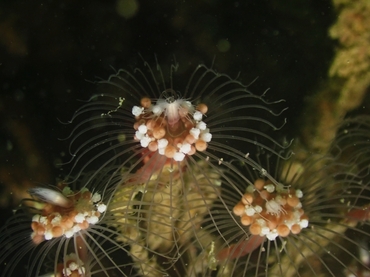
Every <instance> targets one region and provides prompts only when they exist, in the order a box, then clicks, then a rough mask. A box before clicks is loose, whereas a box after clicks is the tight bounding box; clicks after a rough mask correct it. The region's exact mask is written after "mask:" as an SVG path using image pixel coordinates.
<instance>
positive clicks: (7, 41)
mask: <svg viewBox="0 0 370 277" xmlns="http://www.w3.org/2000/svg"><path fill="white" fill-rule="evenodd" d="M127 2H131V3H135V1H126V2H125V1H108V0H100V1H98V0H89V1H84V0H81V1H52V0H46V1H20V0H12V1H10V0H3V1H1V2H0V63H1V65H0V124H1V129H0V143H1V144H0V147H1V148H0V208H1V220H0V221H1V223H3V222H4V221H5V219H6V218H7V217H8V216H9V215H10V214H11V209H12V208H14V207H16V206H17V205H18V203H19V202H18V201H19V200H20V199H21V198H23V197H25V196H26V195H25V190H26V189H27V188H28V187H30V186H32V185H35V184H39V183H43V184H45V183H49V184H53V183H54V182H55V178H57V177H63V174H65V171H63V170H62V169H61V168H60V167H58V166H56V164H58V163H60V162H61V161H65V159H66V158H63V153H66V152H67V147H68V142H67V141H60V140H58V138H62V137H66V136H67V135H68V132H69V130H70V128H67V127H66V126H65V125H63V124H61V123H60V122H59V121H58V119H60V120H61V121H64V122H66V121H68V120H69V119H70V118H71V117H72V115H73V113H74V111H75V110H76V109H77V108H78V107H80V106H81V105H82V104H81V102H80V101H78V99H84V100H85V99H88V98H89V97H90V96H91V95H93V94H94V93H96V86H95V85H94V84H92V83H91V82H88V81H86V80H96V77H99V78H103V79H106V78H107V77H108V76H109V75H110V74H113V73H114V70H113V69H112V68H114V69H119V68H128V69H130V68H135V67H136V66H138V65H139V64H140V65H142V64H143V59H144V60H148V61H149V62H151V63H152V64H153V65H155V57H157V60H158V62H159V64H161V65H168V64H170V62H171V60H173V58H174V57H175V58H176V60H177V62H178V63H179V65H180V72H184V76H185V77H184V78H188V75H189V74H188V73H189V72H191V68H194V67H195V66H196V65H197V64H199V63H205V64H206V65H208V66H212V64H214V68H215V69H217V70H218V71H219V72H222V73H227V74H228V75H230V76H231V77H233V78H235V77H237V76H239V77H238V79H239V80H241V81H242V82H244V83H246V84H248V83H250V82H252V81H253V80H255V79H256V77H258V79H257V80H256V81H255V82H254V83H253V84H252V85H251V86H250V90H251V91H252V92H253V93H256V94H262V93H263V92H264V91H265V90H266V89H270V91H269V93H268V95H267V99H268V100H271V101H273V100H277V99H281V98H283V99H286V105H287V106H288V107H290V108H289V110H288V111H286V113H285V116H286V117H287V119H288V124H287V126H286V129H285V132H286V135H287V136H288V137H294V135H295V132H296V130H297V129H298V128H299V122H300V121H299V120H300V118H301V117H302V116H305V115H302V109H303V107H304V104H305V101H306V100H307V98H309V97H310V96H311V95H312V94H313V93H314V92H315V90H316V89H317V88H318V87H319V85H320V83H321V82H323V80H325V79H326V78H327V74H328V73H327V72H328V67H329V65H330V62H331V60H332V58H333V53H334V47H335V41H332V40H331V39H330V38H329V36H328V28H329V26H330V25H331V24H332V23H333V21H334V20H335V12H334V10H333V8H332V6H331V2H330V1H327V0H284V1H282V0H280V1H278V0H275V1H268V0H265V1H263V0H259V1H221V0H218V1H216V0H215V1H212V0H208V1H202V0H193V1H167V0H162V1H161V0H159V1H139V0H138V1H137V2H136V4H138V7H137V9H136V11H135V12H134V13H133V14H132V15H131V17H130V16H127V15H122V14H121V13H122V11H124V12H125V11H127V8H122V5H123V4H124V3H127ZM67 129H68V130H67Z"/></svg>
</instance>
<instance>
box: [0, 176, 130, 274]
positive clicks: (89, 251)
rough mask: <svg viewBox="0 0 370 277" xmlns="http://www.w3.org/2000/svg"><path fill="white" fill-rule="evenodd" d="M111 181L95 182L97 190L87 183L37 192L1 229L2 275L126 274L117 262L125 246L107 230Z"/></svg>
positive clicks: (114, 232)
mask: <svg viewBox="0 0 370 277" xmlns="http://www.w3.org/2000/svg"><path fill="white" fill-rule="evenodd" d="M84 177H86V176H85V175H84ZM108 177H110V176H108ZM108 177H104V178H100V179H97V180H95V182H93V183H92V185H93V189H92V190H93V191H90V189H91V187H90V189H89V187H87V186H85V183H84V180H79V182H81V183H77V181H76V182H74V183H69V184H68V185H67V183H66V182H60V183H58V185H57V186H55V187H51V186H50V187H49V188H46V187H37V188H33V189H31V190H30V195H31V196H32V198H30V199H25V200H23V202H22V205H21V206H20V208H19V210H18V211H17V212H16V213H15V215H14V216H13V217H12V218H11V219H10V220H9V221H8V222H7V223H6V225H5V226H3V227H2V228H1V230H0V233H1V238H0V247H1V250H0V264H1V265H2V267H3V271H2V275H1V276H20V275H22V276H41V275H42V274H46V275H45V276H92V275H93V274H95V273H99V272H100V273H101V274H102V275H103V276H111V275H110V274H111V273H113V272H114V271H117V272H120V274H121V275H125V274H126V273H125V270H124V269H122V268H123V267H125V266H126V264H124V262H123V261H119V260H117V261H116V260H115V258H114V257H115V255H117V254H116V253H117V252H121V255H122V253H123V254H125V253H126V250H125V248H124V247H125V245H124V244H122V243H120V244H118V243H117V241H116V239H117V237H118V236H120V234H119V233H117V232H116V231H115V230H113V229H111V228H108V227H107V222H109V220H111V219H110V216H109V215H105V212H106V204H108V202H109V201H110V197H111V193H109V191H110V189H109V186H108V187H105V186H107V183H106V181H107V180H109V178H108ZM79 187H80V188H79ZM94 190H96V191H95V192H94ZM98 191H100V192H101V193H99V192H98ZM19 264H22V266H19Z"/></svg>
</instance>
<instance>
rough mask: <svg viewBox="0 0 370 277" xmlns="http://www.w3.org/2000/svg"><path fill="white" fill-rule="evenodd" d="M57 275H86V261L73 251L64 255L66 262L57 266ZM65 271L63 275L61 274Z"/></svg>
mask: <svg viewBox="0 0 370 277" xmlns="http://www.w3.org/2000/svg"><path fill="white" fill-rule="evenodd" d="M57 272H58V273H57V275H56V276H57V277H61V276H68V277H80V276H85V266H84V263H83V262H82V261H81V260H80V259H79V258H78V257H77V255H76V254H74V253H71V254H69V255H66V256H65V257H64V262H63V263H60V264H58V266H57ZM61 273H63V275H61Z"/></svg>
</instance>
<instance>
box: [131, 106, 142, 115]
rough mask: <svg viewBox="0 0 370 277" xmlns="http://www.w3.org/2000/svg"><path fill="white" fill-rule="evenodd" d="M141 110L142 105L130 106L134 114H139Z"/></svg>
mask: <svg viewBox="0 0 370 277" xmlns="http://www.w3.org/2000/svg"><path fill="white" fill-rule="evenodd" d="M143 110H144V108H142V107H138V106H133V107H132V114H133V115H134V116H139V115H141V113H142V112H143Z"/></svg>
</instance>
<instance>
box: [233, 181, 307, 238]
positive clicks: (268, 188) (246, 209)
mask: <svg viewBox="0 0 370 277" xmlns="http://www.w3.org/2000/svg"><path fill="white" fill-rule="evenodd" d="M302 197H303V193H302V191H301V190H299V189H297V190H294V189H290V188H285V187H284V186H283V185H280V184H278V185H275V184H272V183H271V182H270V181H264V180H262V179H257V180H256V181H255V182H254V185H253V186H249V187H248V188H247V191H246V193H245V194H244V195H243V196H242V199H241V201H240V202H239V203H238V204H236V205H235V207H234V209H233V212H234V214H235V215H237V216H240V217H241V223H242V225H244V226H249V231H250V233H251V234H252V235H260V236H266V237H267V238H268V239H269V240H275V238H276V237H277V236H280V237H286V236H288V235H289V234H290V233H293V234H299V233H300V232H301V230H302V229H303V228H307V226H308V217H307V216H306V215H305V213H304V210H303V209H302V203H301V201H300V198H302Z"/></svg>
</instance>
